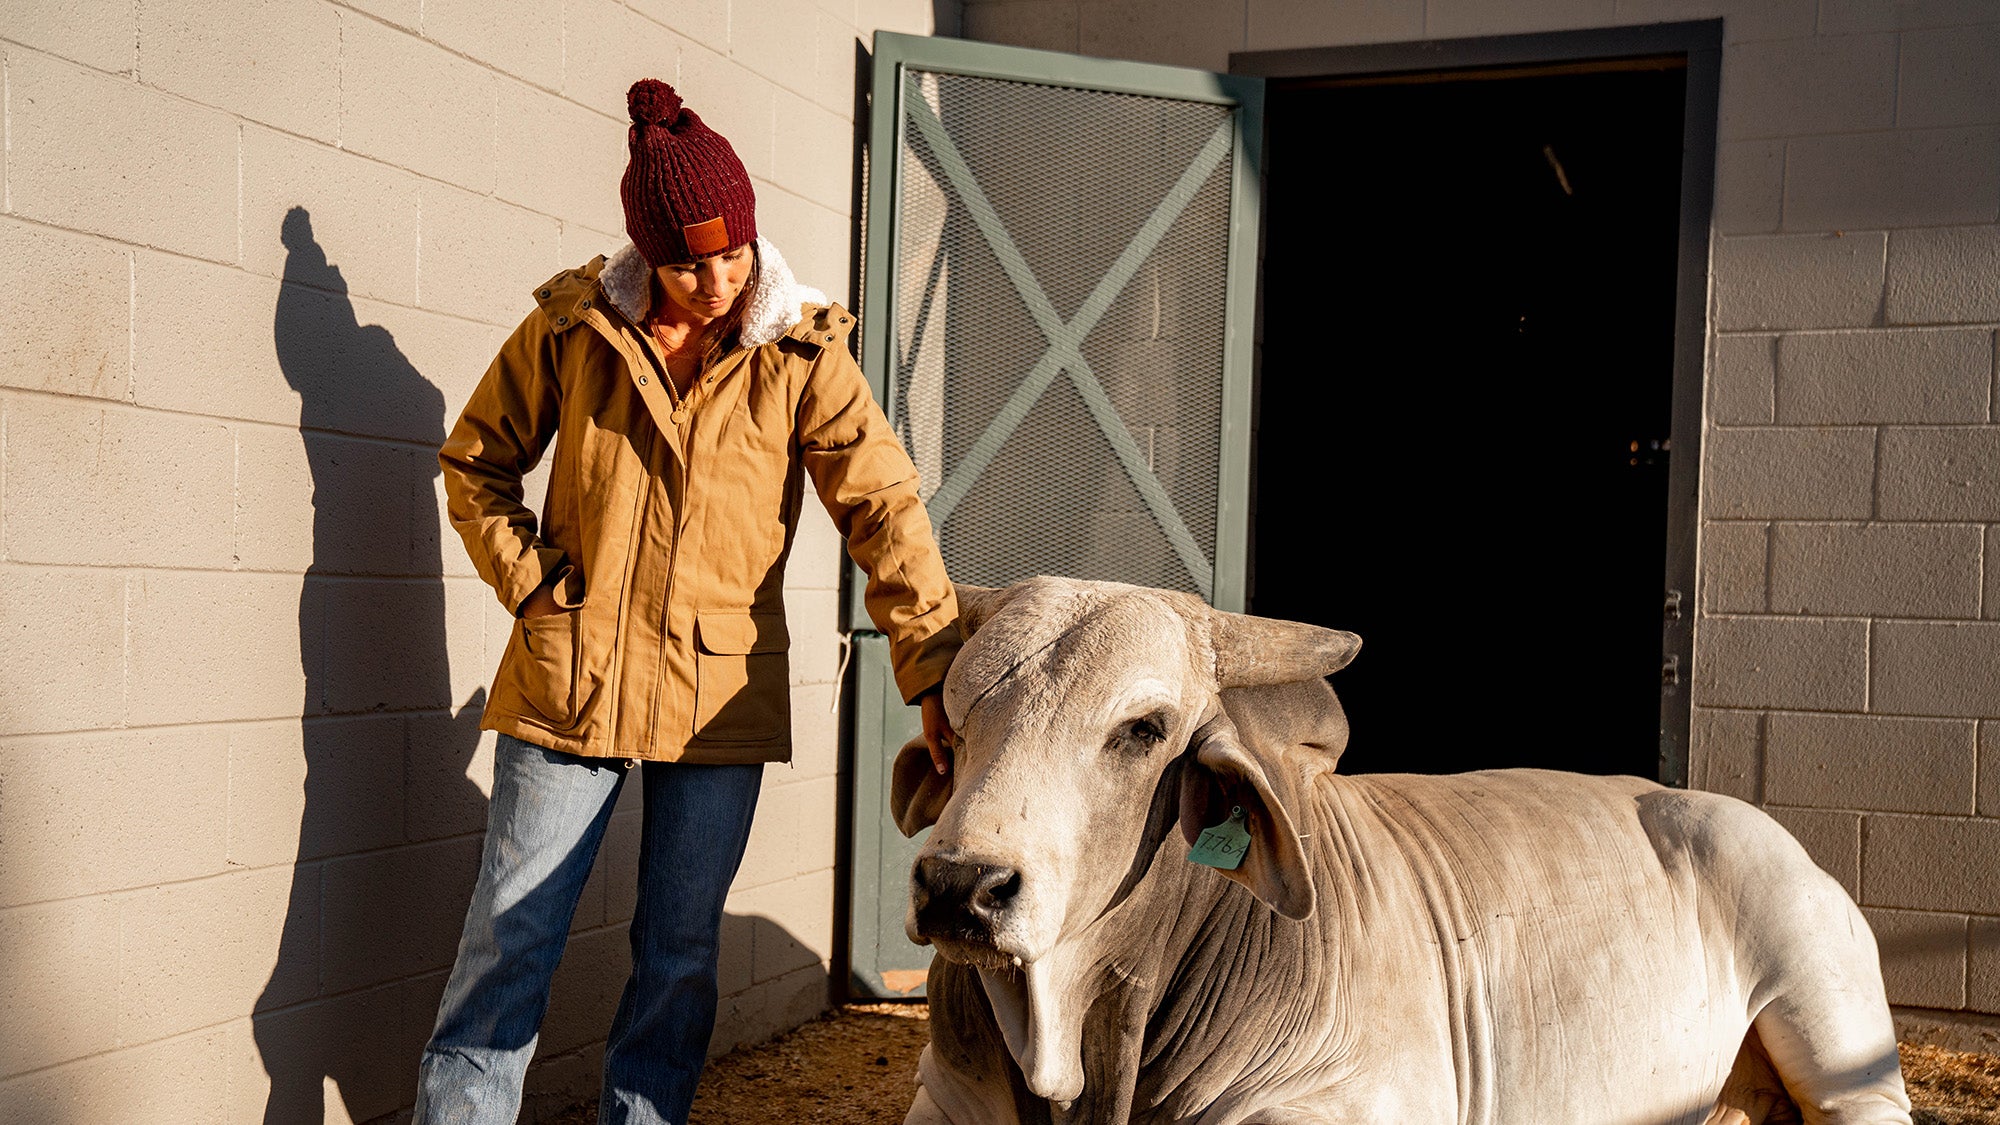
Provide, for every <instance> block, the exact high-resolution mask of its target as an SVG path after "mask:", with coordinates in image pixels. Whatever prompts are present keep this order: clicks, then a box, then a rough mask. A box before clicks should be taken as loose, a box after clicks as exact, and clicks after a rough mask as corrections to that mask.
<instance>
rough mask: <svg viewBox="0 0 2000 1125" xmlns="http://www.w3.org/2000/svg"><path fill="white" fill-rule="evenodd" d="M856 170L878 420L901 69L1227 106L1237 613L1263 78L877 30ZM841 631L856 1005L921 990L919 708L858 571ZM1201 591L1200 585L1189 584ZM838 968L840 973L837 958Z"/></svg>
mask: <svg viewBox="0 0 2000 1125" xmlns="http://www.w3.org/2000/svg"><path fill="white" fill-rule="evenodd" d="M870 65H871V66H872V67H873V75H872V78H871V79H870V86H869V89H870V91H871V96H870V100H869V104H868V122H867V131H866V133H865V136H866V137H867V139H868V148H867V153H868V165H867V174H866V177H865V187H866V198H865V202H864V205H863V206H862V208H861V209H860V210H861V214H862V216H863V219H862V221H863V233H862V237H861V241H860V248H861V260H860V263H859V267H858V272H859V274H860V277H861V287H860V288H861V301H862V304H861V314H862V318H863V321H862V325H861V360H862V370H863V372H864V373H865V374H866V375H867V377H868V381H869V385H870V387H871V389H872V390H873V391H874V394H875V399H876V402H877V403H879V404H880V405H881V407H882V410H883V413H884V414H886V415H887V416H889V417H891V418H894V417H895V415H896V407H897V404H896V402H895V401H894V395H895V390H896V380H895V378H894V366H895V362H896V360H897V358H898V357H897V355H896V350H897V349H896V341H897V337H898V333H899V331H900V328H899V326H898V325H897V323H896V318H895V311H896V304H895V296H894V295H895V294H896V293H897V292H899V288H898V281H899V278H898V276H897V272H898V268H899V265H900V263H899V259H898V254H897V250H896V248H897V245H898V242H899V238H898V234H899V232H898V231H897V229H896V226H897V221H898V209H897V208H896V206H895V205H894V203H893V201H895V200H896V199H897V198H898V197H899V195H900V192H899V190H898V187H899V180H900V178H901V176H902V166H903V161H902V159H901V154H902V152H903V150H904V148H905V145H904V143H903V141H904V135H903V129H904V122H905V119H906V116H907V115H906V114H905V113H904V111H903V106H902V104H901V98H902V94H903V89H904V74H905V71H906V70H907V69H910V68H916V69H920V70H924V71H930V72H936V73H945V74H955V75H965V76H970V77H976V78H990V79H998V80H1002V81H1013V82H1030V83H1037V84H1043V85H1052V86H1068V87H1074V88H1078V89H1084V90H1091V91H1098V92H1104V93H1115V94H1136V95H1140V96H1144V97H1155V98H1172V99H1175V100H1178V101H1188V102H1203V103H1208V104H1212V105H1220V106H1226V107H1229V108H1231V109H1232V111H1233V112H1232V114H1231V117H1232V125H1231V131H1230V155H1229V161H1230V163H1229V165H1228V174H1229V178H1230V179H1229V209H1230V213H1229V226H1228V245H1229V249H1228V257H1229V263H1230V265H1229V272H1228V277H1229V281H1228V283H1227V284H1226V285H1225V287H1224V293H1223V302H1224V314H1223V316H1224V321H1223V323H1224V338H1223V349H1222V372H1221V375H1220V377H1221V379H1222V403H1221V419H1220V422H1221V435H1220V446H1221V454H1222V460H1221V462H1220V464H1219V466H1218V469H1219V472H1218V477H1219V479H1218V482H1217V484H1218V488H1217V498H1216V539H1215V547H1214V550H1215V557H1214V562H1213V569H1212V580H1211V582H1210V602H1211V604H1213V605H1215V606H1216V607H1217V608H1220V609H1226V610H1236V611H1240V610H1242V609H1243V607H1244V603H1245V600H1246V597H1247V578H1248V566H1247V555H1248V547H1249V537H1250V512H1249V494H1250V459H1251V455H1252V450H1251V445H1250V435H1251V424H1250V404H1251V394H1252V391H1251V383H1252V381H1253V378H1252V372H1253V360H1254V352H1253V348H1254V345H1255V340H1256V331H1255V321H1254V317H1255V312H1256V301H1257V281H1258V271H1257V258H1256V254H1257V249H1258V234H1259V231H1260V230H1261V228H1262V215H1261V202H1262V178H1261V169H1262V168H1263V141H1264V131H1263V93H1264V80H1263V79H1261V78H1255V77H1247V76H1241V75H1230V74H1216V73H1212V72H1209V71H1203V70H1192V69H1188V68H1185V67H1171V66H1161V65H1157V64H1153V63H1139V62H1127V61H1121V60H1114V59H1098V58H1089V57H1086V56H1082V55H1071V54H1064V53H1061V52H1054V51H1038V50H1030V49H1027V48H1022V47H1008V46H1002V45H999V44H993V43H979V42H973V41H968V40H962V39H945V38H934V37H930V36H920V35H904V34H900V33H896V32H888V31H877V32H876V33H875V40H874V51H873V55H872V58H871V59H870ZM1135 483H1136V482H1135ZM845 573H846V580H845V587H846V588H845V591H844V594H843V596H842V598H841V612H842V619H841V628H842V629H843V631H845V632H846V633H848V634H850V635H851V637H852V643H853V647H852V649H851V652H852V654H853V661H852V664H851V666H850V667H849V669H848V670H847V672H846V673H845V674H844V676H843V685H842V687H843V692H844V699H845V700H846V704H847V713H846V718H845V721H844V722H843V723H842V728H843V734H844V744H843V748H842V770H841V776H842V778H843V785H842V787H841V795H842V803H843V808H844V809H845V810H846V816H845V818H844V819H843V825H844V835H843V837H842V841H841V844H840V845H839V846H840V847H841V849H842V850H841V854H840V856H839V859H838V860H837V862H838V864H839V869H840V871H841V872H842V873H843V874H844V878H843V877H837V878H836V887H835V894H836V903H837V905H836V907H835V927H836V931H837V933H838V935H839V936H838V937H837V938H836V941H837V942H838V943H840V944H841V948H840V949H837V950H836V952H835V959H836V965H835V970H834V972H835V979H836V981H837V982H839V984H840V985H844V991H845V993H846V994H847V995H849V996H852V997H867V998H874V999H896V998H912V999H914V998H919V997H921V996H923V995H924V994H925V988H924V984H923V980H924V970H922V969H921V968H919V967H918V966H921V965H926V964H928V962H929V952H928V950H926V949H922V948H919V947H917V946H914V945H910V944H909V943H908V942H907V940H906V939H904V938H903V936H902V925H901V916H902V909H903V906H902V904H903V903H904V902H906V901H907V899H906V897H905V896H906V895H907V888H908V871H909V865H910V861H911V859H912V858H913V857H914V854H915V852H916V849H917V846H918V844H917V842H916V841H913V840H907V839H904V838H903V837H902V835H901V833H900V832H899V831H897V829H896V827H895V825H894V824H893V822H891V820H890V819H889V816H888V809H887V807H886V805H887V802H885V801H884V799H883V798H884V796H885V795H886V794H887V792H888V787H889V774H890V763H891V762H893V760H894V757H895V755H896V753H897V751H898V749H899V748H900V747H901V746H902V745H903V744H904V741H905V740H906V739H908V738H910V737H912V736H913V735H915V734H916V733H917V720H916V713H915V710H914V709H913V708H909V707H905V706H903V704H902V699H901V697H900V696H899V695H898V694H897V691H896V687H895V681H894V677H893V675H892V673H891V671H890V667H889V653H888V642H887V640H886V639H885V638H883V637H882V636H881V635H880V634H879V633H875V632H874V624H873V622H872V621H870V620H869V617H868V613H867V609H866V605H865V602H864V599H863V593H864V591H865V586H866V583H865V579H864V576H863V575H862V574H861V573H860V570H859V568H857V567H855V566H854V565H853V564H852V563H849V564H848V565H847V567H846V568H845ZM1197 582H1199V579H1198V578H1197ZM843 960H844V962H845V966H846V971H845V972H844V973H843V972H842V971H841V966H840V964H839V962H841V961H843Z"/></svg>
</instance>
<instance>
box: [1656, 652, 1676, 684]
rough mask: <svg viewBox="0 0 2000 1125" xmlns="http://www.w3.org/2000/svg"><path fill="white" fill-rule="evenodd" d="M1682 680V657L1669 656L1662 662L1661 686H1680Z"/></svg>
mask: <svg viewBox="0 0 2000 1125" xmlns="http://www.w3.org/2000/svg"><path fill="white" fill-rule="evenodd" d="M1680 682H1681V658H1680V657H1678V656H1669V657H1667V658H1666V659H1665V660H1663V661H1661V662H1660V686H1661V687H1678V686H1679V685H1680Z"/></svg>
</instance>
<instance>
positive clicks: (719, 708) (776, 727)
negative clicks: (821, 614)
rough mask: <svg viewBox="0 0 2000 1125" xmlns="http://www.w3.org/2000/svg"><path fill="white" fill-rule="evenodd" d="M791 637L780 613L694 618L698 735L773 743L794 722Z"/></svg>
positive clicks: (719, 614)
mask: <svg viewBox="0 0 2000 1125" xmlns="http://www.w3.org/2000/svg"><path fill="white" fill-rule="evenodd" d="M790 644H791V638H790V637H789V636H788V635H787V634H786V631H785V619H784V616H783V615H781V614H775V613H757V614H751V613H703V614H699V615H698V616H697V617H696V618H695V670H694V736H695V737H696V738H700V739H706V740H709V741H713V742H769V741H773V740H776V739H780V738H783V737H784V736H785V733H786V731H787V730H788V729H789V727H790V725H791V662H790V659H789V657H787V655H786V649H787V648H789V647H790Z"/></svg>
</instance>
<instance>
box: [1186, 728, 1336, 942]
mask: <svg viewBox="0 0 2000 1125" xmlns="http://www.w3.org/2000/svg"><path fill="white" fill-rule="evenodd" d="M1180 798H1181V801H1180V804H1181V809H1180V821H1181V835H1182V836H1184V837H1186V839H1187V842H1188V844H1189V846H1190V847H1192V846H1193V844H1194V842H1195V840H1196V839H1197V838H1199V837H1200V835H1201V832H1202V829H1204V828H1209V827H1212V826H1214V825H1217V824H1220V823H1222V822H1223V821H1224V820H1225V819H1227V818H1228V817H1229V815H1230V813H1231V811H1232V810H1234V809H1237V808H1241V809H1242V810H1243V812H1244V815H1245V823H1244V828H1245V829H1246V830H1248V831H1249V833H1250V850H1249V851H1248V852H1247V853H1246V854H1245V855H1244V857H1243V864H1242V866H1240V867H1238V868H1237V869H1236V870H1234V871H1222V870H1220V869H1217V873H1218V874H1220V875H1222V876H1223V877H1224V878H1226V879H1233V880H1235V881H1236V882H1238V883H1241V884H1243V885H1244V886H1245V887H1248V888H1249V889H1250V893H1251V894H1254V895H1256V896H1257V897H1258V898H1260V899H1262V900H1263V901H1264V903H1265V904H1266V905H1267V906H1269V907H1270V908H1271V909H1273V910H1276V911H1277V912H1278V913H1280V914H1283V915H1284V916H1285V917H1287V918H1295V919H1304V918H1308V917H1311V916H1312V912H1313V907H1314V905H1315V901H1316V900H1315V896H1314V892H1313V881H1312V869H1311V868H1310V867H1309V866H1308V865H1307V862H1306V855H1305V849H1304V848H1301V847H1300V846H1299V836H1298V833H1297V832H1296V831H1294V830H1293V828H1292V817H1291V814H1290V813H1289V812H1287V811H1286V809H1285V801H1284V798H1283V796H1282V795H1281V794H1280V793H1279V792H1278V786H1277V785H1274V784H1273V782H1272V778H1271V777H1270V775H1268V774H1267V773H1265V771H1264V767H1263V765H1262V764H1260V763H1259V762H1258V761H1257V759H1256V758H1255V757H1254V756H1252V755H1251V754H1250V752H1249V751H1248V750H1246V749H1245V748H1244V746H1243V743H1242V741H1241V740H1240V739H1238V737H1237V735H1236V727H1235V725H1234V724H1232V723H1231V722H1230V721H1229V719H1228V717H1227V716H1226V715H1223V716H1217V717H1216V718H1215V719H1213V720H1211V721H1210V722H1209V723H1208V724H1206V725H1205V726H1203V727H1202V728H1201V729H1200V730H1199V731H1197V732H1195V736H1194V746H1193V753H1192V754H1191V755H1190V757H1189V761H1188V762H1187V764H1186V766H1185V768H1183V769H1182V770H1181V793H1180Z"/></svg>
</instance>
